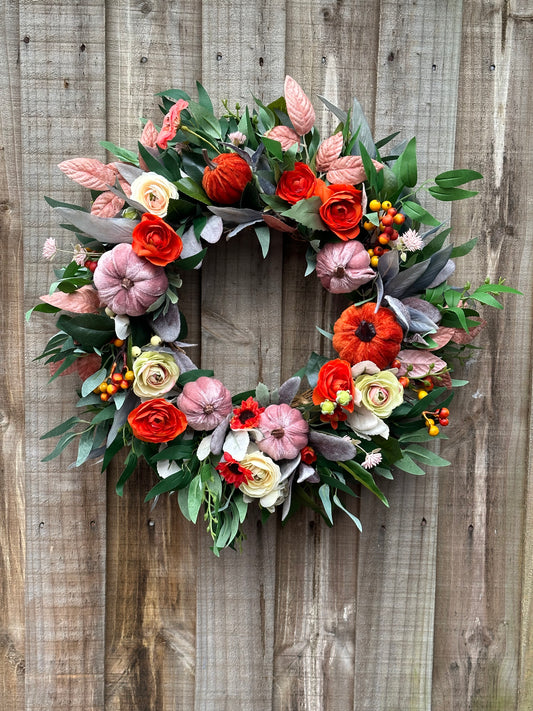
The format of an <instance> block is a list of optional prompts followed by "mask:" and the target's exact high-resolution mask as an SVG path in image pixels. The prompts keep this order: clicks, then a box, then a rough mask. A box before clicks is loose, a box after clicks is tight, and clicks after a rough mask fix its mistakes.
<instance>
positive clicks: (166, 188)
mask: <svg viewBox="0 0 533 711" xmlns="http://www.w3.org/2000/svg"><path fill="white" fill-rule="evenodd" d="M178 197H179V195H178V189H177V188H176V186H175V185H173V184H172V183H171V182H170V180H167V179H166V178H164V177H163V176H162V175H158V173H143V174H142V175H139V177H138V178H135V180H134V181H133V183H132V184H131V199H132V200H135V201H136V202H139V203H140V204H141V205H144V207H145V208H146V211H147V212H150V213H151V214H152V215H157V216H158V217H165V215H166V214H167V212H168V203H169V200H170V199H171V198H172V199H173V200H176V199H177V198H178Z"/></svg>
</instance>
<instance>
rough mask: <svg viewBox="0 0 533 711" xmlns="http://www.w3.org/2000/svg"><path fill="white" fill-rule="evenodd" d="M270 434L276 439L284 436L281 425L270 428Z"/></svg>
mask: <svg viewBox="0 0 533 711" xmlns="http://www.w3.org/2000/svg"><path fill="white" fill-rule="evenodd" d="M270 434H271V435H272V437H275V438H276V439H282V438H283V437H284V436H285V430H284V429H283V427H276V429H275V430H272V432H271V433H270Z"/></svg>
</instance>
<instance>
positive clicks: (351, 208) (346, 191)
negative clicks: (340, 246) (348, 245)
mask: <svg viewBox="0 0 533 711" xmlns="http://www.w3.org/2000/svg"><path fill="white" fill-rule="evenodd" d="M327 188H328V193H329V195H328V194H327V193H325V191H322V192H323V194H322V195H321V196H320V197H321V199H322V205H321V206H320V217H321V218H322V221H323V222H324V223H325V224H326V225H327V226H328V227H329V229H330V230H331V231H332V232H333V233H334V234H336V235H337V237H340V238H341V239H342V240H344V241H345V242H346V241H347V240H349V239H355V237H357V235H358V234H359V232H360V226H359V223H360V222H361V218H362V216H363V209H362V206H361V198H362V192H361V190H357V189H356V188H354V186H353V185H329V186H327ZM324 198H325V199H324Z"/></svg>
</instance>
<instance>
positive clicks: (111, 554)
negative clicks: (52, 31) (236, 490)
mask: <svg viewBox="0 0 533 711" xmlns="http://www.w3.org/2000/svg"><path fill="white" fill-rule="evenodd" d="M201 9H202V8H201V3H189V4H184V3H166V2H163V1H156V2H139V3H130V2H123V1H121V2H110V3H107V15H106V21H107V38H108V42H107V45H106V57H107V64H108V67H109V68H110V72H109V93H108V104H107V137H108V139H109V140H111V141H113V142H115V143H117V144H119V145H123V146H124V147H127V148H135V147H136V145H137V141H138V140H139V138H140V133H141V124H140V122H139V118H140V117H144V118H150V119H152V120H153V121H154V123H156V124H159V125H160V124H161V122H162V114H161V112H160V111H159V109H158V107H157V103H158V101H157V97H155V96H154V94H155V93H156V92H159V91H163V90H165V89H169V88H172V87H178V88H183V89H185V90H187V91H191V92H192V91H194V90H195V82H194V80H195V78H199V73H198V68H199V67H200V66H201V35H200V32H201ZM183 276H184V278H185V284H184V286H183V288H182V289H181V290H180V305H182V308H183V310H184V312H185V314H186V317H187V322H188V326H189V338H188V340H190V341H191V342H193V343H199V327H200V319H199V313H200V282H199V278H198V277H199V274H198V273H197V272H194V273H192V274H191V273H187V274H184V275H183ZM138 345H140V346H141V345H144V344H138ZM189 354H190V355H191V356H192V358H193V359H194V360H196V359H197V358H198V354H199V349H195V350H194V351H192V352H189ZM118 474H119V471H118V470H117V468H116V467H115V468H113V470H112V471H110V472H109V485H108V537H107V544H108V548H107V551H108V555H107V560H108V564H107V585H106V603H107V608H106V609H107V612H106V619H107V629H106V709H110V710H111V709H116V710H117V711H118V710H123V711H126V710H127V711H129V710H130V709H134V708H135V709H137V708H138V709H153V710H154V711H160V710H161V711H167V710H168V711H171V710H172V711H173V710H174V709H176V708H184V709H185V708H192V707H193V705H194V678H195V664H196V586H197V581H196V570H197V557H196V556H197V552H196V548H197V546H196V531H195V530H194V527H193V526H192V524H189V523H188V522H187V521H186V520H185V519H184V518H183V516H182V515H181V513H180V511H179V509H178V505H177V499H176V497H175V496H172V497H168V496H166V495H165V496H163V497H161V500H160V501H159V502H158V503H157V505H156V506H155V508H154V509H153V510H152V509H151V503H150V504H145V503H144V496H145V493H146V492H147V491H148V490H149V489H150V488H151V487H152V486H153V485H154V484H155V482H156V477H155V475H154V474H153V472H151V471H149V470H147V468H141V469H140V471H139V472H138V473H137V474H136V475H134V477H133V478H132V479H131V480H130V482H128V484H127V486H126V489H125V492H124V498H123V499H119V498H118V497H117V495H116V493H115V491H114V487H115V482H116V479H117V477H118Z"/></svg>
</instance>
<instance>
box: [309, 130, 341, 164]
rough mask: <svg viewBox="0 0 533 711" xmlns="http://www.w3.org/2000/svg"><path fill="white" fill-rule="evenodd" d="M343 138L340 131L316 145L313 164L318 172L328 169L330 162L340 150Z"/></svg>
mask: <svg viewBox="0 0 533 711" xmlns="http://www.w3.org/2000/svg"><path fill="white" fill-rule="evenodd" d="M343 143H344V138H343V135H342V133H341V132H340V131H339V133H335V134H334V135H333V136H330V137H329V138H326V139H325V140H323V141H322V143H321V144H320V145H319V147H318V151H317V152H316V158H315V165H316V169H317V170H319V171H320V172H325V171H326V170H329V168H330V166H331V164H332V163H333V161H334V160H336V159H337V158H338V157H339V156H340V154H341V151H342V146H343Z"/></svg>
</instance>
